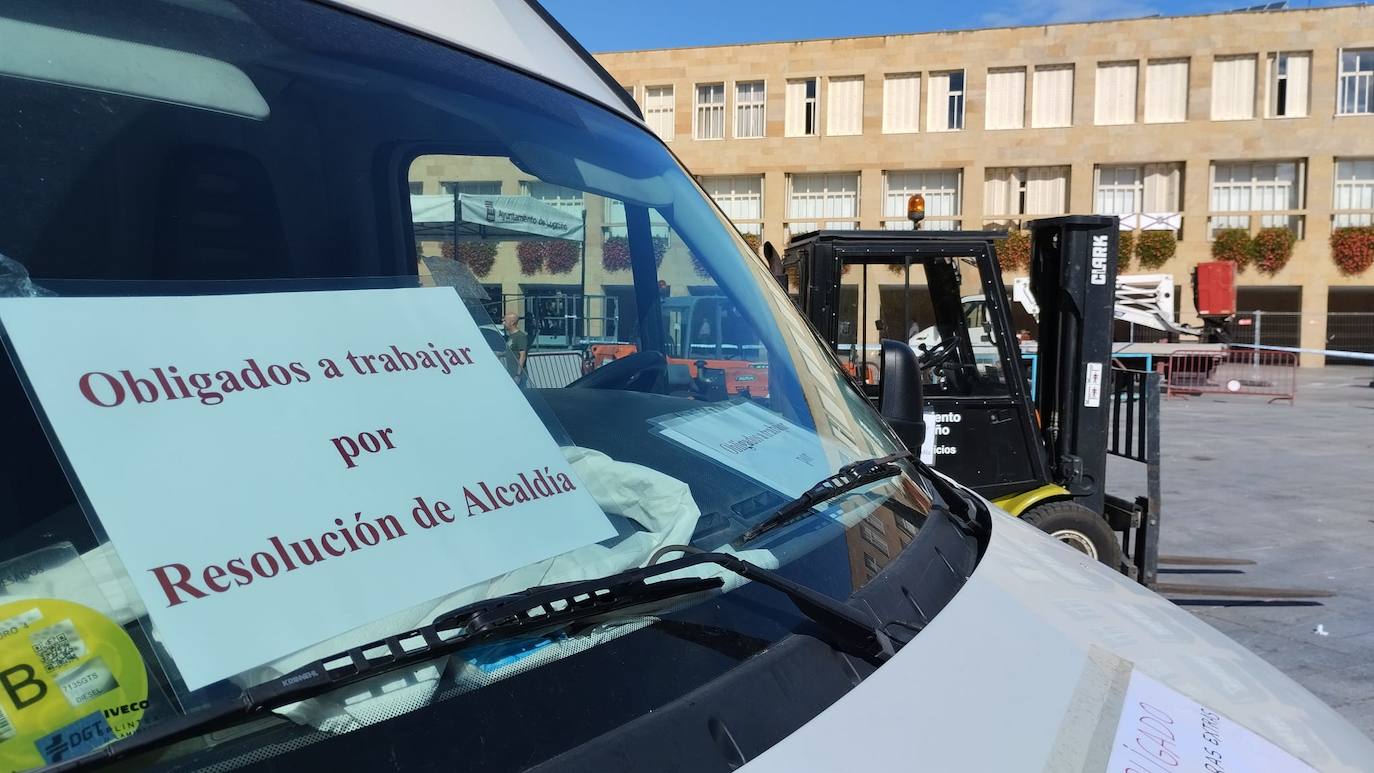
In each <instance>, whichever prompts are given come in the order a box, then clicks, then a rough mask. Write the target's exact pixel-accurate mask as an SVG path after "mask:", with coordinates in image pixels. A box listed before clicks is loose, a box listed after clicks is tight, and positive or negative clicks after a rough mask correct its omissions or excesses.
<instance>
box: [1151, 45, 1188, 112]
mask: <svg viewBox="0 0 1374 773" xmlns="http://www.w3.org/2000/svg"><path fill="white" fill-rule="evenodd" d="M1187 119H1188V60H1187V59H1173V60H1168V61H1162V62H1150V63H1149V65H1148V66H1147V67H1146V70H1145V123H1177V122H1179V121H1185V120H1187Z"/></svg>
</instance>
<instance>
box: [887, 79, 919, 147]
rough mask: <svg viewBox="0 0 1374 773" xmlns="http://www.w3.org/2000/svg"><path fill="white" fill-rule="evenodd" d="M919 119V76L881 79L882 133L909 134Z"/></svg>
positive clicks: (914, 128) (914, 129)
mask: <svg viewBox="0 0 1374 773" xmlns="http://www.w3.org/2000/svg"><path fill="white" fill-rule="evenodd" d="M920 119H921V76H920V75H917V74H916V73H899V74H896V75H888V76H887V77H885V78H883V133H884V134H910V133H912V132H914V131H916V127H917V126H918V125H919V124H920Z"/></svg>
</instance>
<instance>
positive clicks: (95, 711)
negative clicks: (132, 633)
mask: <svg viewBox="0 0 1374 773" xmlns="http://www.w3.org/2000/svg"><path fill="white" fill-rule="evenodd" d="M147 707H148V672H147V670H146V669H145V668H144V666H143V658H142V657H141V656H140V655H139V654H138V648H137V647H135V646H134V642H133V640H132V639H130V638H129V634H127V633H125V632H124V629H123V628H121V627H120V626H119V625H118V624H117V623H115V622H114V621H113V620H110V619H109V618H107V617H105V616H104V615H102V614H100V613H99V612H96V611H95V610H93V609H91V608H89V607H85V606H82V605H80V604H74V603H72V602H70V601H62V600H60V599H28V600H24V601H14V602H10V603H7V604H0V771H9V770H23V769H25V768H35V767H39V766H41V765H50V764H52V763H54V762H61V761H62V760H67V759H71V758H73V757H76V756H79V755H81V754H84V753H86V752H88V751H91V750H93V749H98V748H100V747H101V746H104V745H105V744H107V743H109V742H110V741H113V740H115V739H116V738H122V737H123V736H126V735H129V734H130V733H132V732H134V730H135V729H137V728H138V723H139V720H141V719H142V718H143V711H144V709H146V708H147Z"/></svg>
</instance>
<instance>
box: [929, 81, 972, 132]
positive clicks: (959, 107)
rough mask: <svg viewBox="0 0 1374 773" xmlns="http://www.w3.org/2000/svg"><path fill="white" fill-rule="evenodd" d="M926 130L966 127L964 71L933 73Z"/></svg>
mask: <svg viewBox="0 0 1374 773" xmlns="http://www.w3.org/2000/svg"><path fill="white" fill-rule="evenodd" d="M926 116H927V118H926V131H932V132H952V131H958V130H960V129H962V128H964V71H963V70H952V71H950V72H937V73H932V74H931V76H930V89H929V91H928V93H927V102H926Z"/></svg>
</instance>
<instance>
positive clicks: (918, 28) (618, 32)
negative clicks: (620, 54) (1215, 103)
mask: <svg viewBox="0 0 1374 773" xmlns="http://www.w3.org/2000/svg"><path fill="white" fill-rule="evenodd" d="M542 1H543V3H544V7H545V8H547V9H548V10H549V12H550V13H552V14H553V15H554V16H555V17H556V18H557V19H558V20H559V21H560V22H562V23H563V25H564V26H565V27H567V28H568V30H569V31H570V32H572V34H573V36H575V37H576V38H577V39H578V40H580V41H582V44H583V45H584V46H586V47H587V48H588V49H590V50H591V51H593V52H597V51H623V50H626V49H637V48H666V47H670V46H701V45H714V44H720V43H750V42H757V41H763V40H796V39H801V38H828V37H845V36H849V35H879V34H885V33H899V32H927V31H931V30H948V29H970V28H976V27H996V26H1007V25H1023V24H1047V23H1053V22H1065V21H1090V20H1094V19H1115V18H1129V17H1135V16H1149V15H1151V14H1162V15H1166V16H1177V15H1182V14H1195V13H1212V12H1216V11H1227V10H1232V9H1235V8H1242V7H1246V6H1249V5H1257V4H1259V3H1260V2H1261V0H1116V1H1115V2H1111V3H1106V2H1102V0H1023V1H1022V2H1017V3H1011V2H1005V0H1003V1H1002V2H989V0H959V1H956V2H943V3H931V2H919V1H917V2H912V1H911V0H906V2H901V1H899V0H840V1H839V2H836V0H542ZM1338 4H1341V3H1340V2H1332V0H1312V1H1309V0H1294V1H1292V2H1290V3H1289V5H1290V7H1294V8H1304V7H1308V6H1312V5H1338Z"/></svg>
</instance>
